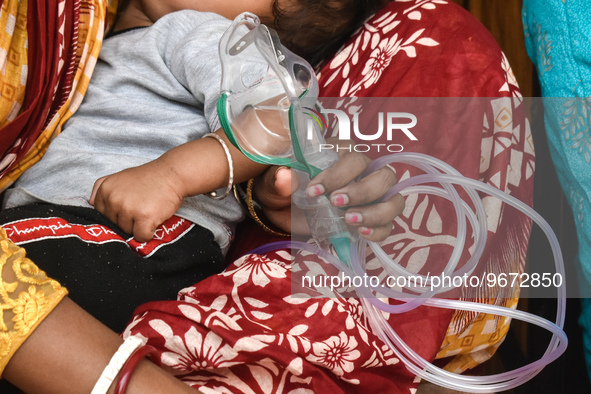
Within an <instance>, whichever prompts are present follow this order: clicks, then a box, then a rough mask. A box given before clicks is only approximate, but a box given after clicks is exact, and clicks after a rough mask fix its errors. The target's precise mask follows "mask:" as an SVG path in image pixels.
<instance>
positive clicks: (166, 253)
mask: <svg viewBox="0 0 591 394" xmlns="http://www.w3.org/2000/svg"><path fill="white" fill-rule="evenodd" d="M0 225H1V226H2V227H3V228H4V229H5V230H6V232H7V234H8V237H9V238H10V239H11V240H13V242H15V243H17V244H19V245H20V246H23V247H24V248H25V249H26V252H27V256H28V257H29V258H30V259H31V260H33V261H34V262H35V264H37V266H38V267H39V268H40V269H42V270H44V271H45V272H46V273H47V275H48V276H49V277H51V278H53V279H55V280H57V281H59V282H60V283H61V284H62V285H63V286H65V287H66V288H67V289H68V291H69V296H70V298H71V299H72V300H73V301H74V302H75V303H76V304H78V305H79V306H81V307H82V308H83V309H84V310H85V311H87V312H88V313H90V314H91V315H92V316H94V317H95V318H97V319H98V320H99V321H101V322H102V323H103V324H105V325H106V326H107V327H109V328H110V329H112V330H113V331H115V332H121V331H122V330H123V328H124V327H125V325H126V324H127V322H128V320H129V318H130V317H131V315H132V312H133V311H134V309H135V308H136V307H138V306H139V305H141V304H143V303H145V302H148V301H156V300H158V301H159V300H173V299H175V298H176V296H177V293H178V291H179V290H181V289H182V288H184V287H188V286H192V285H194V284H195V283H197V282H199V281H200V280H202V279H205V278H207V277H209V276H211V275H214V274H217V273H219V272H221V271H222V270H223V269H224V268H225V261H224V256H223V255H222V253H221V250H220V247H219V245H218V244H217V243H216V242H215V241H214V239H213V234H212V233H211V231H209V230H208V229H205V228H203V227H201V226H197V225H194V224H192V223H190V222H187V221H183V220H182V219H180V218H172V219H171V222H170V223H168V225H167V226H165V227H163V228H161V229H160V230H159V232H158V233H157V236H158V239H155V240H153V242H151V243H148V244H146V245H142V244H139V243H137V242H135V241H134V240H133V239H132V237H131V236H129V235H127V234H125V233H123V232H121V230H119V229H118V228H116V227H115V226H114V225H113V224H112V223H111V222H110V221H108V220H107V219H106V218H105V217H104V216H102V215H101V214H100V213H99V212H97V211H95V210H94V209H91V208H81V207H71V206H56V205H48V204H34V205H27V206H23V207H18V208H12V209H7V210H4V211H1V212H0Z"/></svg>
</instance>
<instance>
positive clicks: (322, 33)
mask: <svg viewBox="0 0 591 394" xmlns="http://www.w3.org/2000/svg"><path fill="white" fill-rule="evenodd" d="M279 2H280V0H274V1H273V16H274V18H275V20H274V21H263V22H266V23H267V24H268V26H269V27H272V28H273V29H275V30H276V31H277V33H278V34H279V37H280V38H281V43H282V44H283V45H285V46H286V47H287V48H289V49H290V50H291V51H293V52H295V53H297V54H298V55H300V56H302V57H303V58H304V59H306V60H307V61H308V62H309V63H310V64H311V65H312V66H318V65H319V64H320V63H321V62H322V60H324V59H328V58H329V57H330V56H333V55H334V54H335V53H336V52H337V51H338V50H339V48H340V47H341V46H342V45H343V44H344V43H345V41H346V40H347V39H348V38H349V37H350V36H351V35H352V34H353V33H354V32H355V31H356V30H357V29H358V28H360V27H361V26H362V25H363V23H364V22H365V20H366V19H367V18H368V17H369V16H371V15H372V14H373V13H375V12H376V11H377V10H379V9H380V8H381V7H383V6H384V5H385V4H387V3H389V2H390V0H295V1H293V0H286V1H285V2H286V3H287V4H285V5H283V3H284V1H281V3H282V5H280V4H279Z"/></svg>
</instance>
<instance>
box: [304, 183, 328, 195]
mask: <svg viewBox="0 0 591 394" xmlns="http://www.w3.org/2000/svg"><path fill="white" fill-rule="evenodd" d="M306 194H307V195H308V196H310V197H317V196H319V195H321V194H324V186H322V185H313V186H310V187H308V188H307V189H306Z"/></svg>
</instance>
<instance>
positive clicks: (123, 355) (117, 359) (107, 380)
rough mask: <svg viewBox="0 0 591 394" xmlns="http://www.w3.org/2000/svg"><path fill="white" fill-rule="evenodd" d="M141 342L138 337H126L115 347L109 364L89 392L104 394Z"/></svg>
mask: <svg viewBox="0 0 591 394" xmlns="http://www.w3.org/2000/svg"><path fill="white" fill-rule="evenodd" d="M143 343H144V342H143V341H142V340H141V339H140V338H138V337H129V338H127V339H126V340H125V341H124V342H123V343H122V344H121V346H119V349H117V351H116V352H115V354H114V355H113V357H111V360H110V361H109V364H108V365H107V366H106V367H105V369H104V370H103V373H102V374H101V377H100V378H99V379H98V380H97V382H96V384H95V385H94V388H93V389H92V391H91V392H90V394H105V393H106V392H107V391H108V390H109V387H111V384H113V380H115V378H116V377H117V374H119V371H121V368H123V365H124V364H125V362H126V361H127V359H128V358H129V357H130V356H131V354H132V353H133V352H134V351H136V349H138V348H139V347H140V346H142V344H143Z"/></svg>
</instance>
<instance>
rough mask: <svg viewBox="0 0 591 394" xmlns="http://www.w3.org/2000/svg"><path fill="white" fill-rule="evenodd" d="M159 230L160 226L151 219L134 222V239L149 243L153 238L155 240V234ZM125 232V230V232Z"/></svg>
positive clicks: (132, 232)
mask: <svg viewBox="0 0 591 394" xmlns="http://www.w3.org/2000/svg"><path fill="white" fill-rule="evenodd" d="M157 228H158V224H156V223H155V222H154V221H153V220H151V219H150V218H145V219H139V220H134V221H133V227H132V231H130V233H131V234H133V238H134V239H135V240H136V241H138V242H148V241H150V240H151V239H152V238H154V233H155V232H156V229H157ZM124 231H125V230H124Z"/></svg>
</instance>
